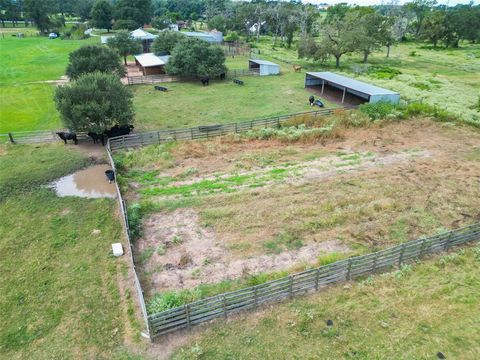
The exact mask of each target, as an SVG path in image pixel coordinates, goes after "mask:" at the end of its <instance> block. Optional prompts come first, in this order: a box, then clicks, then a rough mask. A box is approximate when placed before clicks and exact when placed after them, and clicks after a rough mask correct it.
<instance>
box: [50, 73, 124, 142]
mask: <svg viewBox="0 0 480 360" xmlns="http://www.w3.org/2000/svg"><path fill="white" fill-rule="evenodd" d="M132 99H133V94H132V92H131V91H130V89H129V88H128V87H126V86H124V85H123V84H122V82H121V81H120V79H119V78H118V77H117V76H115V75H113V74H105V73H101V72H94V73H90V74H85V75H82V76H81V77H79V78H78V79H77V80H75V81H73V82H71V83H70V84H69V85H66V86H60V87H58V88H57V90H56V92H55V104H56V107H57V109H58V111H59V113H60V116H61V118H62V121H63V124H64V125H65V127H67V128H68V129H71V130H73V131H85V132H89V131H92V132H95V133H97V134H101V133H103V132H104V131H105V130H107V129H110V128H111V127H112V126H113V125H115V124H117V125H128V124H132V122H133V117H134V110H133V100H132Z"/></svg>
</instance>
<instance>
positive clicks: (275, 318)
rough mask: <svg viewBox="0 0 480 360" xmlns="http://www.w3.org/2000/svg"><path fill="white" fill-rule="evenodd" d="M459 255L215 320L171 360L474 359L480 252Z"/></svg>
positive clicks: (478, 345) (479, 348) (479, 349)
mask: <svg viewBox="0 0 480 360" xmlns="http://www.w3.org/2000/svg"><path fill="white" fill-rule="evenodd" d="M457 251H458V253H451V254H449V255H443V256H441V257H437V258H434V259H431V260H429V261H427V262H426V263H420V264H418V265H414V266H411V265H407V266H404V267H403V268H402V270H399V271H396V272H393V273H388V274H384V275H377V276H372V277H369V278H367V279H366V280H364V281H360V282H356V283H351V284H348V285H339V286H335V287H333V288H331V289H329V290H327V291H326V292H323V293H320V294H314V295H311V296H310V297H308V298H306V299H298V300H295V301H293V302H290V303H286V304H283V305H281V306H274V307H270V308H266V309H265V310H262V311H259V312H258V313H256V314H244V315H241V316H240V317H239V318H236V319H234V320H232V321H230V322H228V323H225V322H224V323H223V324H220V323H217V324H216V325H214V326H213V328H212V329H210V330H207V331H206V332H204V333H202V334H199V335H198V336H196V337H195V338H194V339H193V340H191V341H190V344H189V345H188V346H185V347H183V348H182V349H180V350H179V351H177V353H176V354H175V356H173V358H174V359H199V358H205V359H433V358H436V354H437V352H439V351H440V352H442V353H444V354H445V355H446V357H447V359H450V358H451V359H472V360H473V359H476V358H477V357H478V353H479V352H480V343H479V341H478V334H479V332H480V325H479V324H480V321H479V320H480V307H479V306H478V297H479V295H480V280H479V270H478V269H479V264H480V247H479V246H478V244H477V247H476V248H469V249H466V250H457ZM328 319H331V320H333V324H334V325H333V327H331V328H329V327H327V326H326V321H327V320H328Z"/></svg>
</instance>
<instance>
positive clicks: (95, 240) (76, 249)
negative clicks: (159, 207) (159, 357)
mask: <svg viewBox="0 0 480 360" xmlns="http://www.w3.org/2000/svg"><path fill="white" fill-rule="evenodd" d="M87 163H88V159H87V158H86V156H84V155H83V154H81V153H80V152H77V151H75V150H71V149H66V148H65V147H64V146H63V144H62V145H42V146H41V147H35V146H21V145H16V146H15V147H13V146H5V145H0V164H1V166H0V187H1V189H2V192H1V193H0V195H3V199H2V197H1V196H0V219H1V221H0V253H1V261H0V272H1V274H2V276H1V277H0V319H1V321H0V322H1V326H0V358H2V359H3V358H9V359H75V358H76V359H102V358H105V359H111V358H119V357H121V358H128V355H125V353H127V351H126V350H125V348H124V345H123V344H124V337H125V332H126V331H127V330H126V328H127V327H128V326H129V322H130V320H129V317H128V316H127V314H126V312H127V311H126V310H125V307H124V306H123V304H124V302H122V297H121V292H120V290H119V285H118V280H119V278H120V277H121V275H120V273H121V272H122V270H121V269H122V268H123V267H124V266H127V265H126V262H125V263H123V259H116V258H114V257H113V256H112V255H111V248H110V246H111V243H112V242H119V241H122V230H121V225H120V222H119V220H118V219H117V218H116V211H117V210H116V203H115V200H112V199H97V200H92V199H81V198H74V197H67V198H59V197H57V196H56V195H55V194H54V193H53V192H52V191H51V190H49V189H46V188H44V187H43V185H45V184H46V183H47V182H48V181H50V180H52V179H54V178H56V177H59V176H62V175H65V174H67V173H70V172H71V171H73V170H75V168H78V167H82V166H85V165H86V164H87ZM3 190H5V191H3ZM94 230H97V231H95V232H94ZM122 264H123V265H122Z"/></svg>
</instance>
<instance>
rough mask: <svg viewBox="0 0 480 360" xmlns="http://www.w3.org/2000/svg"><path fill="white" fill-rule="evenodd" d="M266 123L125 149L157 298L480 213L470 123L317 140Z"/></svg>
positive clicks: (143, 261)
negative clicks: (250, 129) (277, 131)
mask: <svg viewBox="0 0 480 360" xmlns="http://www.w3.org/2000/svg"><path fill="white" fill-rule="evenodd" d="M337 116H342V115H337ZM285 131H287V130H285ZM426 132H428V133H429V137H428V138H425V136H424V134H425V133H426ZM266 134H268V132H262V131H260V132H259V133H257V134H254V133H251V134H247V135H245V136H240V137H227V138H221V139H216V140H208V141H195V142H188V143H170V144H164V145H160V146H153V147H147V148H144V149H141V150H137V151H134V152H128V153H125V154H119V155H118V158H117V160H118V161H119V162H120V163H121V164H122V166H125V167H126V168H127V169H128V170H127V171H126V172H124V174H123V182H124V184H126V183H125V181H126V182H128V184H129V185H128V196H127V198H128V202H129V203H130V204H131V205H132V204H134V203H137V204H138V205H134V207H133V208H134V209H135V207H140V208H141V209H142V210H141V212H142V214H143V223H142V227H141V229H142V230H141V232H140V233H141V235H140V237H139V238H138V239H137V241H136V245H135V257H136V259H137V262H138V265H139V266H140V268H141V269H142V273H143V275H142V276H141V277H142V282H143V286H144V289H145V290H146V292H147V296H148V297H149V298H150V299H152V298H154V295H155V294H157V293H159V292H160V293H165V292H166V291H193V293H190V295H189V296H190V298H191V297H193V298H195V296H197V295H194V294H195V291H197V292H200V293H205V294H212V293H215V292H218V291H225V290H228V289H231V288H232V286H233V287H235V286H236V285H235V284H238V282H239V281H240V282H246V283H247V284H248V283H249V281H255V280H254V279H257V278H258V277H262V276H263V277H267V278H272V277H273V278H275V277H276V276H279V274H285V273H288V272H290V271H295V270H297V271H298V270H301V269H305V268H308V267H311V266H315V265H318V264H319V263H320V264H321V263H322V261H323V260H322V259H324V258H329V259H342V258H344V257H348V256H352V255H357V254H363V253H366V252H371V251H375V250H378V249H382V248H384V247H386V246H390V245H394V244H397V243H399V242H403V241H406V240H408V239H412V238H415V237H418V236H420V235H422V234H428V233H434V232H435V231H437V230H438V229H439V228H452V227H458V226H460V225H462V224H466V223H469V222H471V221H472V219H478V218H479V216H480V213H479V212H478V204H477V202H476V199H478V197H479V196H480V193H479V189H478V185H477V180H476V178H475V177H472V176H469V175H468V174H474V173H480V163H479V162H478V154H479V153H478V151H479V149H478V144H479V143H480V138H479V136H478V134H477V133H471V132H470V131H469V129H468V128H462V127H454V128H450V127H448V126H441V125H438V124H435V123H432V122H430V121H427V120H425V121H418V122H406V123H401V124H390V125H387V126H385V127H383V126H382V127H378V126H371V127H369V128H366V129H353V130H349V129H343V130H340V131H338V132H336V133H334V134H331V136H330V137H326V138H318V139H310V140H308V141H306V142H302V141H298V140H289V137H288V131H287V132H286V134H287V135H285V137H282V138H280V140H279V138H275V137H274V136H273V137H272V136H271V137H269V136H267V135H266ZM467 134H468V135H467ZM259 139H265V140H259ZM266 139H268V140H266ZM285 142H286V143H285ZM125 186H126V185H125ZM398 189H401V192H399V191H398ZM445 197H448V198H449V199H451V201H450V202H448V203H446V202H445V201H443V199H444V198H445ZM457 209H462V211H461V212H458V210H457ZM193 289H196V290H193ZM206 289H207V290H206ZM192 294H193V295H192ZM187 298H188V296H187Z"/></svg>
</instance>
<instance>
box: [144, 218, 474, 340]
mask: <svg viewBox="0 0 480 360" xmlns="http://www.w3.org/2000/svg"><path fill="white" fill-rule="evenodd" d="M479 239H480V223H477V224H473V225H470V226H467V227H464V228H461V229H458V230H453V231H449V232H445V233H442V234H439V235H436V236H432V237H429V238H423V239H418V240H413V241H409V242H406V243H403V244H400V245H398V246H394V247H392V248H389V249H385V250H381V251H377V252H374V253H371V254H367V255H362V256H356V257H352V258H349V259H346V260H342V261H337V262H335V263H332V264H330V265H326V266H322V267H319V268H316V269H311V270H307V271H303V272H301V273H297V274H294V275H291V276H286V277H283V278H281V279H278V280H274V281H270V282H267V283H265V284H260V285H256V286H252V287H248V288H244V289H240V290H236V291H231V292H228V293H224V294H220V295H216V296H213V297H210V298H207V299H203V300H199V301H195V302H193V303H190V304H187V305H184V306H180V307H176V308H174V309H170V310H166V311H162V312H159V313H156V314H151V315H149V316H148V322H149V328H150V336H151V338H152V339H153V338H155V337H158V336H160V335H164V334H167V333H171V332H174V331H178V330H181V329H188V328H190V327H192V326H195V325H198V324H201V323H204V322H208V321H210V320H213V319H217V318H226V317H227V316H228V315H231V314H234V313H236V312H238V311H242V310H248V309H255V308H256V307H258V306H259V305H262V304H266V303H272V302H275V301H281V300H283V299H289V298H292V297H294V296H297V295H301V294H305V293H308V292H313V291H319V290H321V289H322V288H325V287H326V286H328V285H329V284H334V283H338V282H343V281H348V280H351V279H354V278H357V277H360V276H364V275H367V274H371V273H375V272H379V271H382V270H386V269H390V268H393V267H395V266H400V265H402V264H405V263H407V262H409V261H411V260H414V259H418V258H421V257H423V256H424V255H427V254H432V253H435V252H439V251H446V250H448V249H449V248H451V247H452V246H457V245H462V244H465V243H467V242H469V241H474V240H479Z"/></svg>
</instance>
